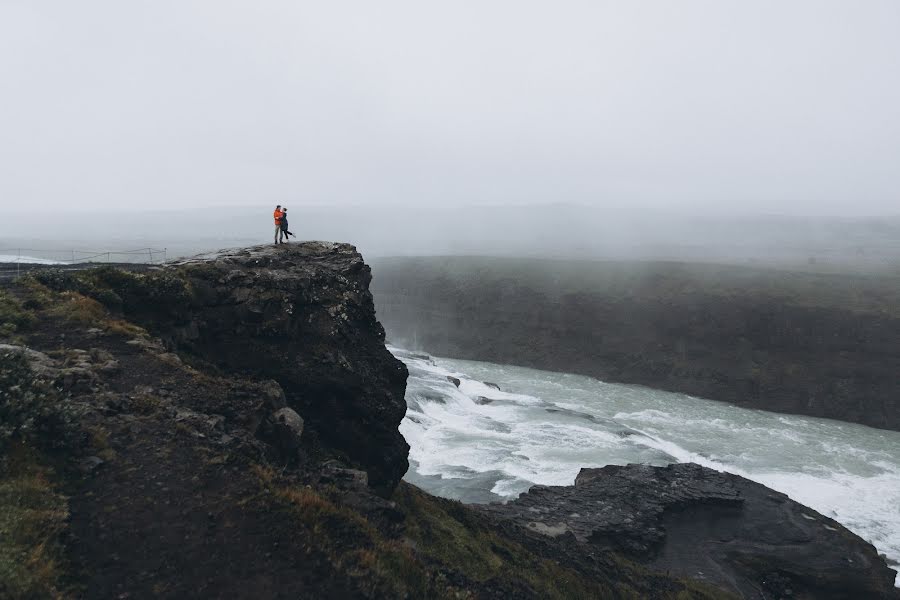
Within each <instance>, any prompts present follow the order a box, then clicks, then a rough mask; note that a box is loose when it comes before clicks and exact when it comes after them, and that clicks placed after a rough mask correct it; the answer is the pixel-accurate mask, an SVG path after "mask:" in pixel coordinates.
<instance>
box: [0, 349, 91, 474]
mask: <svg viewBox="0 0 900 600" xmlns="http://www.w3.org/2000/svg"><path fill="white" fill-rule="evenodd" d="M80 439H81V436H80V433H79V429H78V427H77V412H76V410H75V409H74V407H73V406H72V405H71V404H70V403H69V402H68V401H67V400H66V399H64V398H61V397H60V396H59V394H58V393H57V392H56V389H55V388H54V387H53V382H51V381H48V380H46V379H44V378H42V377H39V376H38V375H37V374H36V373H34V371H32V369H31V366H30V365H29V363H28V359H27V358H26V357H25V355H24V354H22V353H21V352H19V351H15V350H3V351H0V466H2V457H3V452H4V451H5V450H6V449H7V447H8V446H10V445H11V444H13V443H15V442H23V443H28V444H32V445H35V446H38V447H40V448H43V449H46V450H55V449H63V448H72V447H75V446H76V445H77V444H78V443H79V441H80Z"/></svg>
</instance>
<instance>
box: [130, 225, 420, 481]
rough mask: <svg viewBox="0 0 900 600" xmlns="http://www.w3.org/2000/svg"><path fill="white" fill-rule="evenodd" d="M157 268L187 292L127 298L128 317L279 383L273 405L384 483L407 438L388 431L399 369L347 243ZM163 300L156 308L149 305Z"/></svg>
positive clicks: (403, 461) (168, 340)
mask: <svg viewBox="0 0 900 600" xmlns="http://www.w3.org/2000/svg"><path fill="white" fill-rule="evenodd" d="M162 271H163V272H165V273H168V274H169V276H171V277H172V278H173V279H181V280H184V281H185V282H186V284H187V285H186V286H184V288H185V289H188V290H190V297H189V298H188V299H187V300H184V301H178V302H170V303H156V304H155V305H154V306H149V305H148V306H134V307H133V308H132V309H131V310H132V313H131V314H129V315H128V316H129V317H130V318H132V319H134V320H137V321H139V322H140V323H141V324H143V325H145V326H147V327H148V328H150V329H151V330H152V331H153V333H154V334H155V335H160V336H161V337H162V338H163V340H164V342H165V345H166V347H169V348H175V349H178V350H181V349H183V350H185V351H187V352H189V353H191V354H193V355H194V356H198V357H200V358H201V359H202V360H205V361H208V362H210V363H212V364H214V365H216V366H218V367H220V368H222V369H225V370H228V371H231V372H235V373H239V374H241V375H244V376H248V377H250V378H253V379H265V380H275V381H277V382H278V384H279V385H280V388H281V389H282V390H283V392H273V395H272V397H271V400H272V402H273V403H277V402H279V401H280V400H281V399H283V400H284V401H285V403H286V405H287V406H289V407H291V408H292V409H294V410H295V411H296V412H297V413H298V414H300V415H303V421H304V428H305V429H306V430H311V431H315V433H316V439H317V442H318V443H320V444H321V445H322V446H323V447H324V448H325V449H328V448H332V449H334V451H335V452H336V453H339V454H340V455H342V456H346V457H347V458H348V459H349V461H350V462H351V464H352V465H353V466H354V467H356V468H361V469H364V470H365V471H366V472H367V473H368V478H369V482H370V484H371V485H372V486H373V488H375V489H377V490H379V491H380V492H381V493H383V494H385V495H386V494H389V493H390V492H391V491H392V490H393V488H394V487H395V486H396V485H397V483H398V482H399V481H400V478H401V477H402V476H403V475H404V473H406V470H407V468H408V466H409V465H408V462H407V454H408V451H409V446H408V445H407V444H406V441H405V440H404V439H403V436H402V435H400V432H399V431H398V430H397V427H398V426H399V424H400V421H401V420H402V419H403V415H404V414H405V412H406V401H405V399H404V391H405V389H406V375H407V371H406V367H405V366H404V365H403V363H401V362H400V361H398V360H397V359H395V358H394V357H393V356H392V355H391V354H390V353H389V352H388V351H387V349H386V348H385V345H384V330H383V329H382V327H381V325H380V324H379V323H378V321H377V320H376V319H375V308H374V304H373V301H372V296H371V294H370V293H369V290H368V286H369V283H370V281H371V278H372V275H371V271H370V269H369V267H368V266H367V265H366V264H365V263H364V262H363V259H362V257H361V256H360V255H359V253H358V252H357V251H356V249H355V248H354V247H353V246H350V245H348V244H332V243H327V242H303V243H297V244H290V245H283V246H277V247H276V246H272V245H267V246H257V247H252V248H246V249H237V250H229V251H220V252H215V253H210V254H206V255H201V256H197V257H193V258H190V259H185V260H181V261H176V262H173V263H170V264H169V265H168V266H166V267H165V268H164V269H163V270H162ZM235 290H241V291H239V292H237V293H236V292H235ZM163 304H164V305H165V306H168V307H169V309H168V310H169V312H168V313H167V314H165V315H161V314H160V312H159V310H158V306H160V305H163ZM130 306H132V305H130ZM142 311H143V312H142ZM142 317H143V318H142ZM134 345H142V347H143V345H144V342H143V341H140V340H137V341H134ZM282 393H283V397H282V395H281V394H282ZM229 418H230V417H229ZM262 434H263V435H265V432H262Z"/></svg>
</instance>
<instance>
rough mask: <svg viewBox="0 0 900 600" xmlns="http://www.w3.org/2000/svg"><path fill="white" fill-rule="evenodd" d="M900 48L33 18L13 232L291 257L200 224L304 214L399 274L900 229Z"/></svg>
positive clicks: (511, 17)
mask: <svg viewBox="0 0 900 600" xmlns="http://www.w3.org/2000/svg"><path fill="white" fill-rule="evenodd" d="M898 30H900V4H898V3H897V2H895V1H893V0H884V1H878V0H866V1H862V2H852V3H851V2H844V1H823V0H795V1H792V2H787V3H786V2H776V1H774V0H769V1H759V2H743V3H724V2H718V1H715V0H705V1H687V2H670V1H662V0H660V1H648V2H640V3H635V2H618V3H611V2H586V1H585V2H576V1H569V2H554V3H548V2H527V1H526V2H523V1H517V2H512V1H502V2H501V1H493V2H466V1H464V2H454V3H441V4H438V3H423V2H412V1H409V2H395V1H386V2H377V3H376V2H330V3H322V2H317V3H313V2H292V1H287V0H284V1H273V0H262V1H255V2H222V1H218V0H217V1H212V0H209V1H205V2H201V1H184V0H179V1H177V2H176V1H164V0H155V1H153V2H118V1H114V0H109V1H96V0H86V1H84V2H64V1H62V0H58V1H42V0H5V1H4V2H3V3H0V108H2V110H0V132H2V135H0V215H2V217H3V218H2V220H3V221H4V222H5V225H0V232H2V235H4V236H6V238H5V240H4V241H5V242H6V245H8V244H11V243H13V242H14V241H16V243H18V238H24V239H25V242H27V241H28V240H29V239H33V240H35V241H37V240H40V239H43V238H44V237H46V236H45V235H40V234H41V232H44V230H45V229H48V227H45V223H46V221H47V220H48V219H49V220H50V221H52V222H53V226H54V227H58V226H60V225H61V224H67V225H68V229H67V230H66V231H64V232H62V234H59V233H58V232H57V231H56V230H54V231H53V232H52V234H51V235H52V238H53V239H56V240H63V239H67V238H77V237H79V236H81V237H83V234H84V229H83V226H84V227H87V228H89V229H90V228H92V229H95V230H97V229H98V230H100V231H101V232H102V233H103V235H104V236H105V238H115V239H116V240H119V239H121V240H122V241H123V242H125V241H129V240H133V239H134V240H136V239H137V238H141V239H142V240H143V239H144V238H146V239H147V240H148V243H150V242H152V243H154V244H164V243H166V240H167V239H173V238H181V237H183V236H182V235H181V234H180V233H179V232H181V231H188V232H189V235H188V236H187V237H188V238H192V239H196V238H198V237H204V238H206V237H210V236H211V237H214V238H215V237H217V236H218V237H228V238H229V239H232V240H236V239H238V238H243V237H246V238H248V239H257V238H259V239H264V238H265V235H264V234H263V233H258V232H259V231H264V230H265V228H266V226H267V225H266V226H263V225H257V223H256V222H255V219H256V218H257V217H256V215H255V214H251V212H249V211H248V212H246V213H242V215H239V216H240V220H235V221H228V220H227V219H224V217H222V216H223V215H225V214H228V215H231V216H232V217H234V214H233V213H228V212H227V211H223V210H221V209H219V208H216V209H215V210H204V211H202V212H201V211H199V210H198V209H199V208H201V207H202V208H204V209H210V207H247V206H253V207H257V208H258V210H259V211H260V213H259V216H258V219H259V220H260V223H262V222H264V221H265V220H266V219H267V218H268V217H267V214H268V213H270V211H271V207H272V206H274V205H275V204H276V203H282V204H289V205H290V204H293V205H294V206H295V207H296V210H297V215H298V217H299V216H300V211H301V210H305V211H306V213H307V215H306V217H305V219H306V222H307V223H308V224H310V226H309V227H308V229H307V231H308V232H309V233H311V234H314V235H316V236H321V237H338V238H342V239H350V240H351V241H356V240H358V241H359V244H360V246H361V247H364V248H367V247H371V248H373V249H374V250H377V251H378V252H385V253H392V252H401V251H402V252H410V251H411V249H410V248H419V247H420V246H421V247H423V248H424V247H425V244H426V242H427V241H428V238H429V237H431V238H433V239H434V240H435V245H434V246H433V247H428V248H425V249H426V250H430V251H433V252H444V251H491V250H492V246H491V244H493V246H497V247H499V248H500V249H501V250H503V251H509V249H510V247H509V246H507V245H505V244H507V242H510V241H512V242H514V247H515V248H516V249H522V250H527V249H528V248H531V247H532V246H533V245H537V246H538V247H541V248H543V247H544V246H549V245H550V242H549V240H548V239H545V238H547V237H548V236H550V235H551V233H548V232H549V231H550V230H549V229H548V227H549V225H550V224H552V225H553V227H554V229H553V230H552V236H554V237H555V238H556V239H559V240H562V241H563V242H566V244H565V245H566V246H567V247H566V248H565V249H563V251H566V252H568V251H570V250H571V246H572V244H571V243H569V241H571V240H572V239H574V240H577V241H578V243H582V245H584V244H588V245H591V244H593V246H592V248H594V249H595V250H596V251H597V252H601V251H605V250H604V247H605V246H604V245H605V244H606V242H605V241H604V240H607V241H608V240H611V239H617V238H622V239H621V242H622V244H621V245H625V246H634V245H635V244H637V243H639V242H642V241H643V240H645V239H649V240H656V241H659V240H657V238H658V237H659V236H658V235H656V234H655V233H653V232H655V231H656V230H657V229H661V230H663V231H666V230H668V231H670V232H671V231H681V230H679V229H674V228H672V227H669V226H657V225H656V223H657V222H660V221H665V220H666V219H667V218H668V217H669V216H672V215H674V218H676V220H680V219H695V218H698V219H702V218H705V217H706V215H710V214H713V215H715V216H716V218H724V219H726V220H727V219H731V218H732V216H735V215H740V216H742V217H745V218H752V219H757V216H758V215H769V214H780V215H791V216H793V217H803V218H806V217H807V216H809V215H813V216H814V217H816V218H818V217H820V216H859V215H865V216H874V217H879V216H883V215H897V214H898V211H900V201H898V200H900V199H898V197H897V196H898V195H897V190H898V183H900V169H898V168H897V165H898V164H900V111H898V110H897V107H898V106H900V79H898V78H897V73H898V72H900V36H898V35H897V31H898ZM559 205H565V206H570V205H573V206H576V207H582V208H584V209H585V210H588V209H590V210H593V211H594V212H592V213H591V214H592V215H594V216H592V217H590V218H589V219H587V221H586V222H581V221H578V220H571V219H570V220H566V219H564V218H563V217H564V216H566V215H569V216H570V217H573V218H575V217H578V216H579V215H580V214H581V213H579V212H578V211H577V210H576V211H575V212H574V213H573V212H572V211H568V212H567V211H562V213H557V212H556V211H555V210H554V209H553V207H554V206H559ZM498 206H499V207H507V208H504V209H502V210H500V209H497V210H495V209H494V208H491V207H498ZM515 206H529V207H531V209H529V211H525V213H524V214H527V215H531V216H533V217H535V218H537V219H538V221H536V222H534V223H528V224H527V226H525V225H524V224H519V221H520V220H521V219H522V218H524V217H517V216H516V211H515V210H512V209H511V207H515ZM541 206H543V207H546V208H545V209H541V208H540V207H541ZM397 207H405V208H406V209H407V212H406V213H405V214H406V215H407V218H406V219H404V220H402V221H391V220H390V219H386V221H385V222H379V221H376V222H372V223H367V222H366V218H368V217H366V216H365V215H378V214H386V213H390V212H391V211H394V210H399V209H398V208H397ZM486 207H487V208H486ZM535 207H538V208H535ZM185 208H193V210H194V211H195V212H192V216H191V217H180V218H176V219H174V220H173V221H174V222H170V223H166V222H165V219H163V220H162V221H159V220H154V219H155V217H152V216H147V215H143V216H140V217H138V216H137V215H135V216H133V217H131V218H116V219H114V221H115V223H114V224H112V225H110V223H109V220H110V219H109V218H108V217H109V211H111V210H113V209H115V210H117V211H124V212H130V211H134V212H137V211H146V210H161V209H185ZM326 209H330V210H331V211H332V212H331V213H328V214H326V212H327V210H326ZM625 209H627V212H628V213H629V214H628V217H627V219H625V220H626V221H628V222H629V223H632V224H631V225H628V226H622V227H619V226H616V227H605V228H604V227H600V229H599V230H598V231H596V232H594V233H591V232H589V231H587V230H586V228H587V226H588V225H589V224H590V225H592V226H598V227H599V226H600V225H602V224H603V223H604V222H608V221H612V222H616V223H618V222H619V220H618V219H617V218H611V217H610V215H612V216H615V215H618V213H619V212H621V211H623V210H625ZM579 210H580V209H579ZM408 211H413V213H412V216H410V214H411V213H410V212H408ZM416 211H418V212H416ZM485 211H487V212H488V213H491V214H492V215H493V216H490V215H488V216H487V217H486V216H485V214H484V213H485ZM492 211H493V213H492ZM498 211H499V212H498ZM13 213H26V214H27V215H30V219H27V220H26V226H25V227H24V228H19V227H18V226H14V225H13V223H20V222H21V221H19V220H16V219H19V218H20V217H15V216H14V214H13ZM70 213H76V214H77V213H82V216H83V217H85V218H82V219H75V218H74V217H70V216H69V215H70ZM210 213H212V214H210ZM419 213H422V215H424V216H421V215H420V216H419V217H417V216H416V215H417V214H419ZM494 213H496V214H494ZM500 213H502V214H500ZM36 215H41V216H40V217H36ZM103 215H106V216H107V218H106V219H103V218H101V217H102V216H103ZM315 215H319V216H318V217H317V216H315ZM498 215H499V216H498ZM548 215H549V217H548ZM87 217H90V218H87ZM234 218H235V219H238V217H234ZM548 218H549V221H548V220H547V219H548ZM317 219H318V220H319V221H321V222H320V223H319V224H318V225H315V226H313V225H311V224H312V223H314V222H318V221H316V220H317ZM341 219H348V221H347V222H346V223H341V222H340V220H341ZM354 219H355V221H354ZM433 219H437V221H436V222H435V221H433ZM442 220H443V222H444V223H445V224H446V225H448V226H452V227H450V228H449V229H442V228H441V227H440V225H441V221H442ZM251 221H253V222H251ZM643 221H648V223H646V224H642V223H643ZM37 222H40V225H39V226H38V225H37V224H36V223H37ZM357 222H358V226H356V225H354V223H357ZM754 222H755V223H757V225H758V224H759V221H754ZM392 223H393V224H394V228H395V231H393V232H391V233H392V235H394V236H395V237H393V238H390V237H388V236H385V235H384V232H383V231H379V232H378V233H377V235H376V234H375V233H373V231H372V230H373V229H374V228H379V229H383V228H385V227H390V225H391V224H392ZM510 223H512V226H511V227H510V228H509V229H508V230H507V229H506V228H505V227H504V224H510ZM498 226H499V227H501V230H494V229H490V228H492V227H498ZM816 227H819V226H818V225H816ZM76 228H77V229H76ZM73 229H75V230H73ZM704 229H707V228H705V227H702V226H700V227H695V228H694V230H695V231H696V232H702V231H703V230H704ZM11 230H12V233H13V234H15V235H16V237H17V240H13V239H12V234H11V233H10V231H11ZM310 230H311V231H310ZM742 231H745V230H743V229H742ZM513 233H518V234H521V235H528V236H530V237H529V238H528V239H518V240H516V239H513V238H514V237H515V236H514V235H512V234H513ZM651 233H653V234H652V235H651ZM689 233H690V231H689V230H688V231H685V234H686V235H688V234H689ZM630 234H634V235H635V236H636V237H633V238H628V239H626V238H627V236H628V235H630ZM60 235H62V237H60ZM666 235H669V236H670V237H671V235H670V234H666ZM773 235H781V234H780V233H777V232H776V234H773ZM373 236H375V237H374V238H373ZM663 237H665V236H663ZM753 237H757V236H756V234H754V235H753ZM814 237H815V236H814ZM375 238H377V239H375ZM386 239H387V240H389V241H390V240H392V241H391V243H392V244H393V246H391V247H388V246H390V244H388V243H387V242H384V240H386ZM469 239H477V240H480V241H479V243H478V244H473V243H470V242H469V241H466V240H469ZM597 239H599V240H600V241H596V240H597ZM460 240H462V241H460ZM491 240H492V241H491ZM591 240H594V241H591ZM404 241H406V242H409V244H410V246H409V247H407V246H404V245H403V244H402V243H401V242H404ZM677 241H678V242H679V243H682V244H687V243H691V242H692V240H690V239H679V240H677ZM751 241H753V240H751ZM376 242H377V243H376ZM488 242H490V243H488ZM661 242H666V240H665V239H663V240H661ZM35 243H36V242H35ZM742 243H743V242H742ZM753 243H756V242H753ZM376 246H378V247H377V248H376ZM382 246H384V247H382Z"/></svg>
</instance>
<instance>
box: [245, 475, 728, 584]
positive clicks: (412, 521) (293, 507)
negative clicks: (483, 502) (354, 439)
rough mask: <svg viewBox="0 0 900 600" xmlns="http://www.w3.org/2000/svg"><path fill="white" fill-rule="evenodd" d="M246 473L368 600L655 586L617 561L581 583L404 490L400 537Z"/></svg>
mask: <svg viewBox="0 0 900 600" xmlns="http://www.w3.org/2000/svg"><path fill="white" fill-rule="evenodd" d="M252 469H253V470H254V472H255V473H256V475H257V476H258V477H259V479H260V482H261V485H262V486H263V487H264V488H265V489H266V490H268V491H269V492H270V493H271V496H273V497H274V498H275V499H276V500H277V501H279V503H281V505H282V506H283V508H285V509H286V510H287V511H289V512H290V513H291V514H292V515H293V516H294V518H295V519H296V522H297V524H298V525H299V526H300V529H301V531H302V532H303V533H302V534H298V535H306V536H307V537H308V539H309V541H310V545H311V547H314V548H316V549H317V550H318V551H321V552H323V553H324V554H325V555H326V556H327V557H328V559H329V561H330V563H331V564H332V565H333V566H334V567H335V568H336V569H337V570H338V571H339V572H341V573H343V574H344V575H346V576H348V577H351V578H353V580H354V582H355V583H356V585H358V586H359V587H360V588H361V589H362V590H364V591H365V592H366V593H367V594H368V595H370V596H371V597H390V598H403V597H407V598H469V597H473V596H472V594H473V593H476V592H477V591H478V590H479V589H485V588H500V589H505V590H511V591H510V592H509V593H512V594H515V593H516V592H515V590H522V589H527V590H528V591H529V592H530V593H531V594H532V595H536V596H537V597H541V598H547V599H548V600H549V599H560V600H563V599H565V600H578V599H589V598H590V599H594V598H635V599H637V598H643V597H646V592H647V589H648V588H647V585H648V584H647V582H648V581H650V580H651V579H652V578H653V576H652V575H651V574H650V573H649V572H647V571H646V570H644V569H642V568H641V567H639V566H637V565H634V564H632V563H630V562H629V561H627V560H625V559H622V558H620V557H615V560H609V561H607V563H608V564H605V565H604V567H603V568H601V569H598V573H599V576H598V575H597V574H596V573H595V574H583V573H579V572H577V571H575V570H574V569H570V568H568V567H566V566H563V565H561V564H560V563H558V562H556V561H554V560H551V559H548V558H544V557H542V556H540V555H538V554H536V553H535V552H534V551H532V550H530V549H528V548H526V547H524V546H522V545H521V544H519V543H518V542H516V541H513V540H511V539H510V538H507V537H505V536H504V535H503V534H502V533H499V532H498V531H497V529H496V527H493V526H490V525H488V524H487V523H486V522H485V521H484V520H483V518H481V517H480V516H478V515H476V514H475V513H473V512H472V511H471V509H469V508H467V507H465V506H463V505H462V504H460V503H458V502H451V501H448V500H442V499H438V498H434V497H432V496H430V495H428V494H426V493H425V492H422V491H421V490H419V489H417V488H415V487H413V486H409V485H407V484H401V486H400V487H399V488H398V489H397V491H396V492H395V494H394V496H393V498H392V499H393V501H394V502H396V503H397V505H398V508H399V509H400V510H401V511H402V512H403V513H404V514H405V518H404V519H403V522H402V524H401V525H400V526H399V529H398V530H396V531H392V530H388V531H384V530H382V529H379V527H377V526H375V525H374V524H373V523H371V522H370V521H369V520H368V519H366V518H365V517H364V516H363V515H361V514H359V513H358V512H356V511H354V510H352V509H350V508H347V507H344V506H342V505H341V504H340V497H339V494H337V493H336V492H335V491H334V490H329V488H320V489H313V488H311V487H300V486H297V485H291V484H285V483H282V482H281V481H280V479H279V476H278V474H277V472H276V471H274V470H272V469H271V468H269V467H263V466H254V467H252ZM267 496H268V494H267ZM603 569H606V571H604V570H603ZM604 573H606V575H608V576H604ZM664 581H666V582H667V583H668V584H669V586H670V587H672V590H671V592H667V591H661V592H658V591H657V590H654V593H655V594H656V596H655V597H659V598H678V599H689V598H694V599H702V598H725V597H727V596H726V595H724V594H722V593H721V592H720V591H718V590H715V589H712V588H705V587H704V586H701V585H695V582H684V583H683V584H679V583H674V582H672V581H671V580H664ZM633 582H637V583H636V584H634V583H633ZM651 585H652V584H651Z"/></svg>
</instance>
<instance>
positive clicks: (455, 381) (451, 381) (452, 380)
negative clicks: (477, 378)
mask: <svg viewBox="0 0 900 600" xmlns="http://www.w3.org/2000/svg"><path fill="white" fill-rule="evenodd" d="M447 381H449V382H450V383H452V384H453V385H455V386H456V387H459V384H460V381H459V379H458V378H456V377H451V376H450V375H447Z"/></svg>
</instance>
